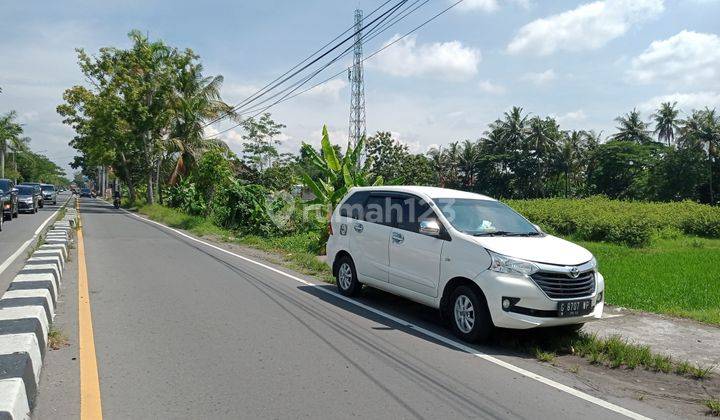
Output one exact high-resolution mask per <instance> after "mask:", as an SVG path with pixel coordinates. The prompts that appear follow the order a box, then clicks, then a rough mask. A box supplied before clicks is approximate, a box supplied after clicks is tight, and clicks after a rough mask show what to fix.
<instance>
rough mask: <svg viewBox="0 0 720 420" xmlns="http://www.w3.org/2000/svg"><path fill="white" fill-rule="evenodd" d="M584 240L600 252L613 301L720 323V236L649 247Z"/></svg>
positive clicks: (655, 242)
mask: <svg viewBox="0 0 720 420" xmlns="http://www.w3.org/2000/svg"><path fill="white" fill-rule="evenodd" d="M579 244H580V245H582V246H584V247H586V248H588V249H589V250H590V251H591V252H592V253H593V254H595V256H596V258H597V260H598V263H599V265H600V272H601V273H602V274H603V276H605V282H606V288H607V289H606V290H607V292H606V293H607V294H606V296H607V301H608V302H609V303H610V304H613V305H618V306H624V307H628V308H633V309H640V310H643V311H648V312H656V313H663V314H670V315H677V316H682V317H687V318H692V319H696V320H699V321H703V322H708V323H713V324H720V239H704V238H693V237H688V236H681V237H679V238H676V239H654V240H653V242H652V244H651V245H649V246H647V247H645V248H629V247H626V246H622V245H615V244H608V243H602V242H579Z"/></svg>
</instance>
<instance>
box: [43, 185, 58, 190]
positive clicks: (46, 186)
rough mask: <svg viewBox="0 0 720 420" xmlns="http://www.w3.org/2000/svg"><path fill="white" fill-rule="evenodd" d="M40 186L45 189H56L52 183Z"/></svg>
mask: <svg viewBox="0 0 720 420" xmlns="http://www.w3.org/2000/svg"><path fill="white" fill-rule="evenodd" d="M40 188H42V190H43V191H55V187H54V186H52V185H43V186H42V187H40Z"/></svg>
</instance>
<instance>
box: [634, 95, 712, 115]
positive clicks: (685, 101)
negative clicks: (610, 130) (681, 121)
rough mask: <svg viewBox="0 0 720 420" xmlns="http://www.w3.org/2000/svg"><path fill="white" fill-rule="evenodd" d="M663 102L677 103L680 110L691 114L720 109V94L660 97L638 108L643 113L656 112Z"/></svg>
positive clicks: (653, 98) (651, 99)
mask: <svg viewBox="0 0 720 420" xmlns="http://www.w3.org/2000/svg"><path fill="white" fill-rule="evenodd" d="M663 102H670V103H672V102H677V106H678V108H680V109H682V110H683V111H685V112H687V113H689V112H690V111H692V110H693V109H705V107H709V108H720V92H691V93H679V92H676V93H671V94H668V95H659V96H655V97H652V98H650V99H648V100H647V101H645V102H643V103H641V104H640V105H639V106H638V108H639V109H640V110H641V111H643V112H654V111H655V110H656V109H658V107H659V106H660V104H661V103H663Z"/></svg>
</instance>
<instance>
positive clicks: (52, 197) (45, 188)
mask: <svg viewBox="0 0 720 420" xmlns="http://www.w3.org/2000/svg"><path fill="white" fill-rule="evenodd" d="M40 189H41V190H42V195H43V200H46V201H47V202H48V203H49V202H52V203H53V205H55V204H57V191H56V190H55V186H54V185H52V184H40Z"/></svg>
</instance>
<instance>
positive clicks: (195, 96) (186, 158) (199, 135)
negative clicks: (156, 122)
mask: <svg viewBox="0 0 720 420" xmlns="http://www.w3.org/2000/svg"><path fill="white" fill-rule="evenodd" d="M202 70H203V68H202V65H201V64H197V65H193V66H186V67H185V68H183V70H182V72H181V73H180V74H179V76H178V78H177V86H176V92H175V95H174V97H173V102H172V113H173V115H172V125H171V127H172V128H171V130H170V136H169V139H168V144H167V149H168V152H169V153H170V154H172V155H174V156H177V160H176V162H175V167H174V169H173V171H172V174H171V175H170V181H169V183H170V185H174V184H176V183H177V181H178V179H179V177H180V176H183V175H185V174H186V173H187V172H188V170H189V168H190V166H191V165H193V164H194V162H196V161H197V160H198V158H199V155H200V154H202V152H203V151H204V150H207V149H208V148H209V147H223V148H227V145H226V144H225V142H223V141H221V140H218V139H206V138H205V130H204V128H205V125H206V122H207V121H210V120H213V119H215V118H217V117H220V116H223V115H228V116H230V117H231V118H234V117H235V115H236V114H235V112H234V111H233V107H232V106H231V105H228V104H227V103H225V102H223V100H222V99H221V97H220V87H221V86H222V83H223V77H222V76H215V77H203V75H202Z"/></svg>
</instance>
